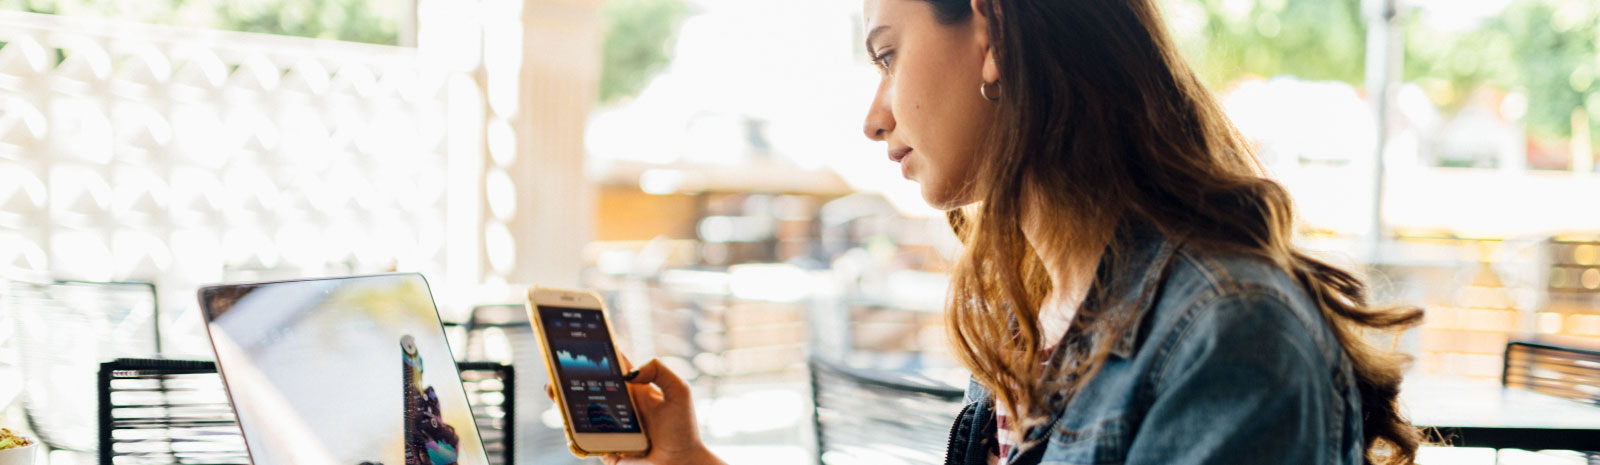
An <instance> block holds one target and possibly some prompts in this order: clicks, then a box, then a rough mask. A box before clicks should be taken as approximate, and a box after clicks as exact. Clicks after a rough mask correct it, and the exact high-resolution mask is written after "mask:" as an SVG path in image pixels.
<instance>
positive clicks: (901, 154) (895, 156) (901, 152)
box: [889, 147, 911, 163]
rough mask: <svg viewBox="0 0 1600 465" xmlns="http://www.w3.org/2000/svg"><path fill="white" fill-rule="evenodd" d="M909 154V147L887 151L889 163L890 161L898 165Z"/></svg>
mask: <svg viewBox="0 0 1600 465" xmlns="http://www.w3.org/2000/svg"><path fill="white" fill-rule="evenodd" d="M909 154H911V147H906V148H902V149H895V150H890V151H889V161H892V162H895V163H900V160H902V159H905V158H906V155H909Z"/></svg>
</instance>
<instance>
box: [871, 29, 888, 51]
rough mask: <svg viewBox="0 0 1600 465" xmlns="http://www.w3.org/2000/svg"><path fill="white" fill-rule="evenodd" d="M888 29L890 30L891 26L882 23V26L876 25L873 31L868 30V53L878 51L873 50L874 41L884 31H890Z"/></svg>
mask: <svg viewBox="0 0 1600 465" xmlns="http://www.w3.org/2000/svg"><path fill="white" fill-rule="evenodd" d="M888 30H889V26H888V25H882V26H877V27H874V28H872V31H870V32H867V53H874V54H875V53H876V52H874V51H873V50H874V49H873V48H872V41H873V40H875V39H877V38H878V36H879V35H882V34H883V32H884V31H888Z"/></svg>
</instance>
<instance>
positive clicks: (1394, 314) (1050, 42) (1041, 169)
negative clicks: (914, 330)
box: [924, 0, 1422, 464]
mask: <svg viewBox="0 0 1600 465" xmlns="http://www.w3.org/2000/svg"><path fill="white" fill-rule="evenodd" d="M924 1H926V2H927V3H929V4H930V5H931V6H932V8H933V9H934V13H935V17H936V18H937V19H938V21H939V22H941V23H944V24H946V25H950V24H957V23H960V22H963V21H969V20H971V19H972V14H973V10H972V5H973V4H972V3H971V2H970V0H924ZM978 8H980V9H981V10H982V12H983V13H984V16H985V17H986V18H988V20H989V21H988V35H989V39H990V43H991V47H992V48H991V49H992V52H993V54H994V59H995V62H996V65H997V67H998V68H999V70H1000V89H1001V91H1000V99H999V101H998V102H996V103H995V104H994V105H992V107H993V108H994V111H995V126H994V127H993V128H991V129H990V130H989V134H988V136H987V143H986V144H984V145H983V148H982V149H980V150H982V153H979V154H977V156H978V157H979V159H980V160H982V161H980V162H979V165H980V166H979V167H978V174H977V176H976V179H975V180H974V181H973V182H971V183H970V184H969V185H968V188H969V189H972V191H971V192H970V194H971V196H970V197H969V198H973V199H976V200H977V202H975V203H974V204H973V205H970V206H968V207H964V208H962V209H957V210H953V211H951V212H950V213H949V220H950V224H951V226H952V227H953V228H954V229H955V230H956V234H957V235H958V236H959V237H960V238H961V240H962V243H963V244H964V245H965V247H964V250H963V252H962V255H961V257H960V259H959V260H958V261H957V263H956V265H955V268H954V270H953V276H952V280H951V294H950V296H949V302H948V307H949V308H948V309H947V311H946V327H947V329H948V331H949V337H950V340H951V343H952V352H953V353H954V354H955V355H956V357H957V358H958V359H959V360H960V361H961V362H962V363H963V364H965V365H966V366H967V367H968V368H969V369H971V370H972V373H973V376H974V377H975V379H976V380H977V381H978V382H979V383H980V384H981V385H983V386H984V387H986V388H988V389H989V390H990V391H991V392H993V393H994V395H995V397H996V398H997V399H998V400H1000V401H1002V402H1005V403H1006V405H1007V406H1008V408H1010V411H1009V413H1010V414H1011V415H1012V418H1017V419H1020V420H1021V421H1020V422H1019V424H1021V425H1024V426H1030V425H1036V424H1039V423H1042V422H1043V421H1045V420H1046V417H1047V415H1048V413H1049V409H1050V406H1049V405H1046V402H1048V399H1049V398H1050V395H1051V394H1052V393H1063V389H1062V386H1059V385H1052V384H1051V383H1045V382H1040V381H1039V380H1042V379H1060V378H1061V377H1059V376H1053V377H1047V375H1049V374H1059V373H1046V367H1044V363H1043V362H1045V361H1046V360H1047V358H1048V357H1049V354H1046V353H1042V352H1041V350H1040V348H1041V347H1044V346H1047V345H1051V344H1054V343H1055V342H1056V341H1041V340H1040V338H1041V335H1040V328H1039V325H1038V313H1039V308H1040V305H1041V304H1042V303H1043V301H1044V299H1045V297H1046V296H1047V295H1048V294H1049V292H1050V290H1051V284H1050V278H1049V276H1048V275H1047V274H1046V273H1045V270H1044V265H1043V263H1042V262H1041V260H1040V258H1039V257H1038V256H1037V254H1036V253H1035V251H1034V249H1033V248H1032V247H1031V246H1030V245H1029V242H1028V240H1027V238H1025V237H1024V235H1023V232H1022V225H1021V223H1020V222H1021V221H1022V219H1023V218H1024V214H1025V213H1026V214H1030V215H1033V216H1032V218H1042V219H1044V220H1041V221H1042V223H1043V224H1042V226H1043V229H1044V230H1045V234H1043V235H1042V236H1044V237H1047V238H1051V240H1055V241H1059V242H1058V243H1055V244H1052V247H1051V249H1052V250H1070V251H1079V253H1081V251H1099V250H1106V251H1107V254H1108V255H1107V257H1108V259H1107V260H1104V261H1102V263H1103V264H1104V265H1103V266H1108V267H1111V268H1116V267H1127V266H1140V264H1136V263H1125V261H1123V260H1119V259H1118V258H1119V255H1120V254H1119V253H1118V243H1117V242H1116V241H1115V239H1116V238H1114V237H1113V236H1114V235H1115V234H1114V231H1115V230H1116V228H1117V227H1118V225H1119V224H1122V222H1124V221H1127V220H1130V219H1139V220H1142V221H1143V222H1145V223H1148V224H1150V225H1153V226H1155V227H1156V228H1157V229H1159V230H1160V231H1161V232H1162V233H1164V234H1166V235H1167V236H1169V237H1173V238H1178V239H1179V240H1182V241H1184V242H1185V243H1187V244H1189V245H1190V246H1194V247H1201V248H1204V249H1205V250H1209V251H1214V252H1223V253H1244V254H1250V255H1254V256H1258V257H1261V258H1263V259H1265V260H1267V261H1269V262H1270V263H1273V264H1275V265H1277V266H1278V267H1280V268H1281V269H1282V270H1283V271H1284V272H1286V273H1288V274H1289V275H1290V276H1292V277H1293V278H1294V279H1295V280H1296V281H1297V282H1298V283H1299V285H1300V286H1301V287H1302V288H1303V289H1304V291H1305V292H1306V294H1307V295H1309V296H1310V297H1311V299H1312V301H1314V302H1316V303H1317V304H1318V306H1319V307H1320V309H1321V313H1322V315H1323V316H1324V318H1325V319H1326V320H1327V321H1328V323H1329V324H1330V326H1331V327H1332V329H1333V334H1334V335H1335V336H1336V337H1337V339H1338V341H1339V343H1340V344H1341V345H1342V346H1343V348H1344V352H1345V354H1346V355H1347V356H1348V357H1349V360H1350V362H1351V364H1352V366H1353V369H1354V370H1353V371H1354V374H1355V377H1356V384H1357V387H1358V389H1359V391H1360V393H1361V405H1362V409H1363V411H1362V412H1361V415H1362V418H1363V425H1362V427H1363V429H1362V431H1363V432H1364V435H1365V437H1364V438H1363V439H1364V441H1365V446H1366V454H1365V455H1366V461H1367V463H1369V464H1379V463H1381V464H1397V463H1411V462H1412V461H1413V459H1414V458H1415V455H1416V450H1417V447H1418V445H1419V443H1420V442H1421V440H1422V433H1421V431H1420V430H1418V429H1417V428H1415V427H1413V426H1412V425H1411V424H1410V423H1409V422H1408V421H1407V420H1406V419H1405V418H1404V417H1403V416H1402V415H1401V414H1400V412H1399V411H1398V410H1397V409H1396V405H1395V398H1396V395H1397V394H1398V393H1399V389H1400V379H1401V374H1402V372H1403V369H1404V365H1405V364H1406V363H1408V362H1409V358H1408V357H1405V356H1403V355H1400V354H1397V353H1394V352H1392V351H1390V350H1385V349H1382V348H1378V347H1375V346H1374V345H1372V344H1370V343H1369V342H1367V340H1366V339H1365V335H1364V333H1366V332H1368V331H1397V330H1400V329H1403V328H1405V327H1408V326H1411V325H1414V324H1416V323H1418V322H1420V321H1421V319H1422V310H1421V309H1418V308H1408V307H1397V308H1375V307H1373V306H1372V305H1370V304H1369V303H1368V298H1367V287H1366V285H1365V284H1364V283H1363V282H1362V281H1361V279H1360V278H1358V277H1357V276H1355V275H1353V274H1351V273H1350V272H1347V271H1344V270H1342V269H1339V268H1337V267H1334V266H1332V265H1330V264H1328V263H1325V262H1323V261H1321V260H1318V259H1316V258H1313V257H1311V256H1310V255H1308V254H1306V253H1305V252H1303V251H1301V250H1299V249H1297V248H1296V247H1295V246H1294V245H1293V243H1292V236H1293V231H1294V212H1293V209H1292V202H1291V199H1290V198H1289V195H1288V193H1287V192H1286V191H1285V190H1284V189H1283V188H1282V187H1281V186H1279V185H1278V184H1277V183H1275V182H1273V181H1271V180H1268V179H1266V178H1265V177H1264V175H1263V169H1262V167H1261V165H1260V163H1259V161H1258V160H1257V159H1256V157H1255V155H1254V153H1253V151H1252V149H1251V147H1250V146H1249V145H1248V143H1247V142H1246V141H1245V140H1244V138H1243V137H1242V136H1241V135H1240V134H1239V132H1238V131H1237V130H1236V129H1235V128H1234V126H1233V124H1232V123H1231V122H1230V121H1229V120H1228V118H1227V116H1226V115H1224V114H1223V112H1222V109H1221V108H1220V107H1219V105H1218V104H1217V102H1216V100H1215V98H1214V97H1213V96H1212V94H1211V93H1210V92H1209V91H1208V90H1207V89H1206V88H1205V86H1204V84H1203V83H1202V82H1201V81H1200V79H1199V78H1198V77H1196V75H1195V73H1194V71H1193V70H1192V69H1191V68H1190V67H1189V65H1188V64H1187V63H1186V62H1185V60H1184V59H1183V57H1182V56H1180V53H1179V51H1178V48H1177V47H1176V46H1175V45H1174V43H1173V41H1172V38H1171V37H1170V36H1169V35H1168V33H1167V30H1166V26H1165V23H1164V22H1163V20H1162V18H1161V14H1160V12H1159V10H1158V8H1157V6H1156V5H1155V4H1154V1H1153V0H1060V1H1040V0H985V1H982V2H980V3H979V4H978ZM1025 210H1026V211H1025ZM1092 255H1093V256H1097V255H1099V254H1098V253H1095V254H1090V255H1084V257H1089V258H1087V259H1092ZM1067 258H1069V259H1078V258H1083V257H1067ZM1145 266H1148V264H1145ZM1117 274H1118V273H1103V274H1101V275H1100V276H1114V275H1117ZM1093 287H1094V288H1095V290H1094V291H1092V292H1094V293H1095V295H1096V296H1105V295H1108V294H1107V293H1108V292H1110V291H1111V290H1112V288H1114V287H1115V286H1114V285H1111V284H1108V283H1099V282H1097V283H1096V284H1095V285H1094V286H1093ZM1110 300H1111V299H1106V298H1095V297H1091V301H1102V302H1109V301H1110ZM1094 307H1095V306H1085V308H1083V309H1082V310H1080V311H1081V312H1085V313H1084V315H1083V316H1081V317H1080V318H1084V319H1085V320H1093V321H1098V322H1100V323H1105V324H1093V325H1086V328H1087V329H1085V328H1077V327H1074V328H1072V329H1071V331H1074V332H1078V331H1100V332H1102V333H1101V334H1099V336H1108V335H1110V336H1114V335H1116V334H1120V332H1121V331H1125V330H1126V329H1127V328H1128V326H1129V324H1130V323H1131V322H1130V321H1126V320H1129V319H1130V318H1126V316H1127V314H1128V313H1130V312H1127V311H1119V308H1118V306H1117V305H1115V304H1107V305H1103V306H1098V307H1099V308H1094ZM1116 339H1117V338H1116V337H1094V338H1090V340H1094V341H1099V342H1097V343H1095V344H1093V345H1094V346H1095V347H1094V349H1093V350H1092V351H1090V352H1088V355H1087V356H1086V357H1081V358H1080V359H1078V360H1076V362H1077V363H1075V364H1073V365H1074V366H1076V367H1077V368H1074V369H1073V370H1074V373H1073V374H1074V375H1075V376H1071V377H1067V379H1073V380H1075V381H1072V384H1071V385H1069V386H1066V389H1065V390H1064V391H1065V394H1067V395H1068V396H1070V395H1071V393H1072V392H1076V390H1077V388H1079V387H1081V386H1082V385H1083V383H1085V382H1087V381H1088V380H1089V379H1090V378H1092V377H1093V375H1094V373H1096V371H1097V370H1098V368H1099V367H1100V366H1101V365H1102V364H1103V363H1104V361H1105V359H1106V356H1107V354H1108V353H1109V352H1110V347H1111V343H1112V342H1113V341H1115V340H1116ZM1063 365H1066V364H1063ZM1023 430H1026V428H1023Z"/></svg>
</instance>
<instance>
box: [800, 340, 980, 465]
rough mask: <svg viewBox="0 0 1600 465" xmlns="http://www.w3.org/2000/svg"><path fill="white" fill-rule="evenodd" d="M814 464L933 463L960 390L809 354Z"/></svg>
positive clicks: (956, 407) (941, 450)
mask: <svg viewBox="0 0 1600 465" xmlns="http://www.w3.org/2000/svg"><path fill="white" fill-rule="evenodd" d="M809 365H810V368H811V400H812V405H813V416H812V420H813V421H814V422H815V424H814V427H815V428H816V440H817V463H822V464H832V465H840V464H853V463H874V464H896V463H899V464H938V463H942V462H943V460H944V452H945V441H946V440H947V439H948V438H947V434H948V433H949V431H950V424H951V422H953V421H955V416H956V414H958V413H960V411H961V407H962V399H963V396H964V394H965V392H964V390H963V389H960V388H956V387H953V386H949V385H946V384H943V383H940V382H938V381H934V380H931V379H928V378H925V377H921V376H917V375H914V374H909V373H904V372H892V371H873V370H865V369H859V368H852V367H847V366H845V365H843V364H841V363H838V362H833V361H829V360H824V359H823V358H820V357H812V358H811V359H810V361H809Z"/></svg>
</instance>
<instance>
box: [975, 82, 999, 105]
mask: <svg viewBox="0 0 1600 465" xmlns="http://www.w3.org/2000/svg"><path fill="white" fill-rule="evenodd" d="M991 85H992V86H994V96H993V97H990V96H989V92H990V91H989V86H991ZM978 95H982V96H983V99H984V100H988V101H990V102H998V101H1000V81H995V82H985V83H982V84H978Z"/></svg>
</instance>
